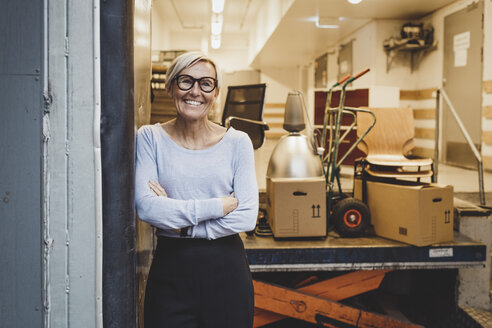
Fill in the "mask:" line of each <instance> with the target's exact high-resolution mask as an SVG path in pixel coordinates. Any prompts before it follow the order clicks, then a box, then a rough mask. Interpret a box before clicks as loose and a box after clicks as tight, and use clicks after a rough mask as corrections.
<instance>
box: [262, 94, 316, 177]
mask: <svg viewBox="0 0 492 328" xmlns="http://www.w3.org/2000/svg"><path fill="white" fill-rule="evenodd" d="M303 108H304V105H303V100H302V96H301V93H300V92H289V94H288V95H287V101H286V104H285V113H284V124H283V128H284V129H285V130H286V131H288V132H289V134H288V135H286V136H283V137H282V138H281V139H280V140H279V142H278V143H277V145H276V146H275V149H274V150H273V152H272V156H271V157H270V162H269V163H268V169H267V177H270V178H310V177H319V176H323V170H322V167H321V162H320V160H319V157H318V156H316V155H315V152H314V151H313V149H312V146H311V144H310V143H309V142H308V138H307V137H306V136H305V135H302V134H300V132H301V131H302V130H304V129H305V127H306V125H305V123H304V110H303Z"/></svg>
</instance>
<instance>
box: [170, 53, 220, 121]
mask: <svg viewBox="0 0 492 328" xmlns="http://www.w3.org/2000/svg"><path fill="white" fill-rule="evenodd" d="M181 75H189V76H191V77H192V78H194V79H200V78H203V77H212V78H214V79H215V78H216V77H217V76H216V73H215V69H214V67H213V66H212V64H210V63H209V62H206V61H199V62H197V63H195V64H193V65H192V66H190V67H187V68H185V69H183V70H182V71H181V72H180V73H179V74H178V77H179V76H181ZM192 83H193V82H192ZM218 91H219V90H218V89H217V88H215V89H214V90H213V91H212V92H209V93H207V92H204V91H203V90H201V89H200V85H199V83H198V81H196V82H195V83H193V86H192V87H191V89H189V90H186V91H183V90H181V89H180V88H179V87H178V84H177V81H176V80H175V81H174V82H173V84H172V94H171V95H172V97H173V99H174V103H175V105H176V109H177V112H178V116H180V117H181V118H184V119H186V120H191V121H196V120H200V119H204V118H205V119H206V118H207V115H208V112H209V110H210V108H212V105H213V103H214V102H215V99H216V98H217V94H218Z"/></svg>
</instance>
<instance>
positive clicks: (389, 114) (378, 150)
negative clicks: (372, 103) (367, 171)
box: [357, 108, 415, 157]
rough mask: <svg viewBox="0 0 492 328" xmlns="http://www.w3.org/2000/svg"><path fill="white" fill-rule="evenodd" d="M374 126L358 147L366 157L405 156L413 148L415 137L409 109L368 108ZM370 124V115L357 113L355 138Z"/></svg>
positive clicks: (411, 114) (411, 113)
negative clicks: (374, 120) (374, 123)
mask: <svg viewBox="0 0 492 328" xmlns="http://www.w3.org/2000/svg"><path fill="white" fill-rule="evenodd" d="M370 110H371V111H372V112H373V113H374V114H375V115H376V125H374V127H373V128H372V130H371V131H369V133H368V134H367V135H366V136H365V137H364V140H363V141H362V142H361V143H360V144H359V145H358V147H359V148H360V149H361V150H362V151H363V152H364V153H366V154H367V156H368V157H369V156H378V155H397V156H398V155H400V156H402V155H405V154H407V153H408V152H409V151H410V150H411V149H412V148H413V139H414V136H415V131H414V125H413V112H412V109H410V108H370ZM371 123H372V118H371V117H370V115H368V114H365V113H361V112H358V113H357V136H360V135H361V134H362V133H363V132H364V131H365V130H366V129H367V128H368V127H369V125H370V124H371Z"/></svg>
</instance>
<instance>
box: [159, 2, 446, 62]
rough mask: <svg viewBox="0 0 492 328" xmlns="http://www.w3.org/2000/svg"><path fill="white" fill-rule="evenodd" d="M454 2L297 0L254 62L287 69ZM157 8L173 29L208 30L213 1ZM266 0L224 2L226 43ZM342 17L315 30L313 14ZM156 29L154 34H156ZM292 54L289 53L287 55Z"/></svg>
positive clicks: (250, 22) (249, 25) (243, 29)
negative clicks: (372, 26)
mask: <svg viewBox="0 0 492 328" xmlns="http://www.w3.org/2000/svg"><path fill="white" fill-rule="evenodd" d="M455 1H456V0H363V1H362V2H361V3H360V4H358V5H353V4H350V3H348V2H347V1H346V0H294V1H293V4H292V5H291V7H290V8H289V9H288V11H287V12H286V13H285V15H284V17H283V18H282V20H281V21H280V23H279V25H278V26H277V28H276V29H275V31H274V32H273V33H272V35H271V36H270V38H269V39H268V41H267V42H266V44H265V45H264V47H263V48H262V49H261V51H260V52H259V53H258V54H257V56H256V58H255V59H254V60H253V63H252V66H253V67H255V68H261V67H288V66H293V65H294V66H295V65H299V64H302V63H306V62H309V61H310V60H312V59H313V56H316V55H318V54H320V53H322V52H323V51H325V50H326V49H327V48H328V47H330V46H331V45H334V44H336V43H337V41H339V40H340V39H341V38H343V37H345V36H347V35H349V34H351V33H352V32H354V31H355V30H357V29H358V28H360V27H361V26H363V25H365V24H367V23H368V22H370V21H371V20H372V19H408V20H412V19H418V18H422V17H424V16H426V15H428V14H429V13H431V12H433V11H435V10H437V9H439V8H441V7H444V6H446V5H448V4H450V3H452V2H455ZM153 4H154V5H153V6H154V10H156V11H157V13H158V15H159V17H160V18H161V19H164V20H165V21H166V24H165V25H166V26H168V27H169V28H170V30H171V33H173V32H183V31H196V33H202V34H203V33H208V31H209V30H210V21H211V14H212V10H211V7H212V5H211V0H154V2H153ZM261 5H262V0H225V8H224V27H223V38H222V39H223V42H222V47H224V48H225V49H227V40H228V39H227V34H234V35H235V36H234V38H237V37H238V34H239V35H240V34H241V33H242V34H243V36H242V37H245V38H247V37H248V36H249V31H250V29H251V28H253V27H254V26H255V25H254V24H255V20H256V17H257V12H258V10H259V8H260V7H261ZM318 15H319V16H320V17H333V18H336V19H337V18H338V17H343V18H344V20H343V21H340V28H338V29H320V28H316V26H315V23H314V21H313V19H314V17H316V16H318ZM154 33H155V32H154ZM287 54H288V55H287Z"/></svg>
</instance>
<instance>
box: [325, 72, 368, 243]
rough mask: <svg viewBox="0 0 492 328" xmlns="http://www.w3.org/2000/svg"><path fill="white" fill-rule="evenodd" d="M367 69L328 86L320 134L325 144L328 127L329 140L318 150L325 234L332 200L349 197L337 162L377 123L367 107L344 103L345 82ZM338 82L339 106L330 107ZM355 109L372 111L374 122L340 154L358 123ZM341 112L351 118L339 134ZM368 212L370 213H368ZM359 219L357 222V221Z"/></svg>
mask: <svg viewBox="0 0 492 328" xmlns="http://www.w3.org/2000/svg"><path fill="white" fill-rule="evenodd" d="M369 71H370V69H369V68H366V69H365V70H363V71H361V72H359V73H358V74H356V75H354V76H352V77H351V76H350V75H347V76H345V77H343V78H342V79H340V80H339V81H337V82H336V83H335V84H333V86H332V87H331V88H330V89H329V90H328V95H327V97H326V103H325V111H324V117H323V132H322V136H321V146H322V147H325V145H326V136H327V130H328V127H329V141H328V149H327V151H325V150H324V149H323V151H322V153H321V154H319V156H320V160H321V166H322V168H323V174H324V176H325V180H326V186H327V189H328V196H327V204H326V205H327V225H326V229H327V234H328V230H329V228H330V221H331V220H332V215H334V213H333V212H334V211H332V207H333V206H334V203H335V201H337V200H341V199H345V198H348V196H347V195H345V194H344V193H343V192H342V186H341V183H340V166H341V165H342V163H343V161H345V159H346V158H347V157H348V156H349V155H350V154H351V153H352V152H353V151H354V150H355V148H356V147H357V145H358V144H359V143H360V142H361V141H362V140H363V139H364V137H365V136H366V135H367V134H368V133H369V131H370V130H371V129H372V128H373V126H374V125H375V124H376V116H375V115H374V113H373V112H371V111H370V110H369V109H364V108H357V107H347V106H344V104H345V96H346V88H347V86H348V85H349V84H350V83H352V82H353V81H355V80H356V79H358V78H359V77H361V76H363V75H364V74H366V73H367V72H369ZM338 86H341V94H340V102H339V104H338V107H334V108H332V107H330V105H331V96H332V92H333V90H334V89H335V88H336V87H338ZM358 112H361V113H367V114H369V115H371V116H372V118H373V122H372V124H371V125H370V126H369V127H368V128H367V129H366V131H364V133H362V134H360V136H359V137H358V138H357V140H356V141H355V142H354V143H353V144H352V145H351V146H350V148H349V149H348V150H347V151H346V152H345V153H344V154H343V156H341V158H339V148H340V147H339V146H340V143H342V142H343V141H344V140H345V139H346V138H347V136H348V134H349V133H350V132H351V131H353V130H355V128H356V125H357V115H356V114H357V113H358ZM343 114H349V115H351V116H352V117H353V121H352V124H351V125H350V126H348V128H347V129H346V131H345V132H344V133H343V134H341V126H342V116H343ZM325 152H326V155H325ZM335 183H336V184H337V186H338V195H336V194H335ZM356 212H357V215H359V219H360V220H361V219H362V218H361V217H360V213H359V211H356ZM367 212H368V209H367ZM368 215H369V216H370V214H368ZM360 220H359V221H358V222H360ZM345 221H347V220H345ZM347 222H348V221H347Z"/></svg>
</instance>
